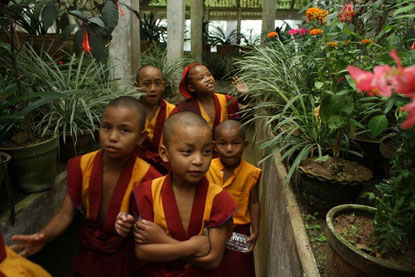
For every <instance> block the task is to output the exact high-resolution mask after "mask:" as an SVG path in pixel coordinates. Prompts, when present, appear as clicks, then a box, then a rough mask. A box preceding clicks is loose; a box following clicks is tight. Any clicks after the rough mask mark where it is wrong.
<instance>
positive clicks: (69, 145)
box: [59, 133, 94, 163]
mask: <svg viewBox="0 0 415 277" xmlns="http://www.w3.org/2000/svg"><path fill="white" fill-rule="evenodd" d="M93 142H94V139H93V138H92V136H91V134H89V133H85V134H78V135H77V142H76V144H75V143H74V140H73V138H72V137H71V136H70V135H66V137H65V142H64V141H63V138H62V137H60V139H59V162H61V163H66V162H68V160H69V159H71V158H73V157H75V156H79V155H83V154H86V153H88V152H91V151H92V145H93Z"/></svg>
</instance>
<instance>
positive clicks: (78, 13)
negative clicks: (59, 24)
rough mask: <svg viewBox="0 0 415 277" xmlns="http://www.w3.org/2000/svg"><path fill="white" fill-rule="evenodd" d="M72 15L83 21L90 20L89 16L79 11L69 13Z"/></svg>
mask: <svg viewBox="0 0 415 277" xmlns="http://www.w3.org/2000/svg"><path fill="white" fill-rule="evenodd" d="M69 13H70V14H72V15H74V16H76V17H78V18H80V19H82V20H88V16H86V15H85V14H83V13H82V12H81V11H78V10H74V11H69Z"/></svg>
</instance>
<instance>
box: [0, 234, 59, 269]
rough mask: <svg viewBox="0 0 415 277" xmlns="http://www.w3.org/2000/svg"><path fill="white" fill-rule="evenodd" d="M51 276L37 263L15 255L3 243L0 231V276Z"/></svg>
mask: <svg viewBox="0 0 415 277" xmlns="http://www.w3.org/2000/svg"><path fill="white" fill-rule="evenodd" d="M5 276H13V277H51V275H50V274H49V273H48V272H46V271H45V270H44V269H43V268H42V267H40V266H39V265H37V264H35V263H33V262H31V261H29V260H28V259H26V258H24V257H22V256H20V255H17V254H16V253H15V252H14V251H13V250H12V249H10V248H9V247H8V246H7V245H5V244H4V240H3V235H2V234H1V232H0V277H5Z"/></svg>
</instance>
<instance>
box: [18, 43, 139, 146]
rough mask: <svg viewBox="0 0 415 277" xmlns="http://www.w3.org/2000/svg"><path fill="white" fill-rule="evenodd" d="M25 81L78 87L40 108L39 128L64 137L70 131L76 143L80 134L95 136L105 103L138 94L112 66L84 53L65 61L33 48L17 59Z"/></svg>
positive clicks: (60, 88)
mask: <svg viewBox="0 0 415 277" xmlns="http://www.w3.org/2000/svg"><path fill="white" fill-rule="evenodd" d="M18 66H19V70H20V71H21V72H22V75H23V76H25V77H24V78H25V82H27V83H28V84H30V86H32V87H35V88H36V89H37V90H38V91H41V92H46V91H54V92H56V93H61V92H64V91H76V92H77V93H74V94H70V95H67V96H66V97H65V98H62V99H58V100H57V101H53V102H51V103H49V104H48V105H46V106H43V107H42V108H41V109H40V110H39V114H38V116H37V120H36V122H35V123H36V130H37V131H39V132H40V133H41V134H42V135H44V134H45V133H47V132H50V131H52V132H54V133H55V134H58V135H59V136H61V137H62V139H63V141H64V142H65V140H66V136H67V135H70V136H71V137H72V139H73V141H74V143H75V144H76V142H77V136H78V135H79V134H84V133H89V134H91V136H92V137H94V132H95V131H96V130H97V129H98V125H99V121H100V115H101V112H102V110H103V107H104V106H105V105H106V104H107V103H108V102H109V101H110V100H112V99H114V98H116V97H118V96H121V95H133V94H134V95H136V92H135V90H134V88H133V86H131V85H124V84H122V83H120V82H118V81H115V80H111V78H110V71H111V70H112V69H113V67H110V66H108V65H106V64H103V63H99V62H97V61H96V60H94V59H90V57H89V56H87V54H84V53H82V54H81V55H80V56H79V57H77V56H76V55H72V56H68V61H67V62H66V63H64V62H61V64H59V63H57V62H56V61H55V60H53V58H52V57H51V56H49V55H48V54H44V56H43V57H40V56H39V55H38V54H37V53H36V52H35V51H33V49H29V50H28V51H27V52H25V55H22V59H20V60H19V63H18Z"/></svg>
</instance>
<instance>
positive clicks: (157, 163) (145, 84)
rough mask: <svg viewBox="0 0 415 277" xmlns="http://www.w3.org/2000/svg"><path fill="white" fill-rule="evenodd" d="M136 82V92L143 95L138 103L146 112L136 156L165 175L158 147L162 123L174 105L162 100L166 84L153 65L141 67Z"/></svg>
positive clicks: (160, 139) (164, 166) (165, 169)
mask: <svg viewBox="0 0 415 277" xmlns="http://www.w3.org/2000/svg"><path fill="white" fill-rule="evenodd" d="M136 81H137V82H136V83H135V84H134V85H135V86H136V87H137V90H138V91H139V92H141V93H144V95H143V96H142V97H141V98H140V102H141V103H142V104H143V105H144V108H145V110H146V112H147V118H146V124H145V128H144V130H145V132H146V134H145V135H146V136H145V139H144V141H143V142H142V143H141V145H140V147H139V148H137V155H138V156H139V157H141V158H143V159H144V160H145V161H147V162H148V163H150V164H151V165H152V166H154V167H155V168H156V169H157V170H158V171H160V172H161V173H162V174H166V173H167V171H168V169H167V168H168V165H167V164H165V163H163V161H162V160H161V159H160V156H159V147H160V145H161V142H162V137H163V124H164V121H166V119H167V118H168V117H169V116H170V113H171V112H172V111H173V109H174V108H175V105H173V104H170V103H169V102H167V101H166V100H164V99H163V98H162V94H163V91H164V88H165V86H166V83H165V82H164V80H163V76H162V74H161V71H160V69H159V68H158V67H156V66H154V65H144V66H142V67H141V68H140V69H139V70H138V71H137V74H136Z"/></svg>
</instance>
